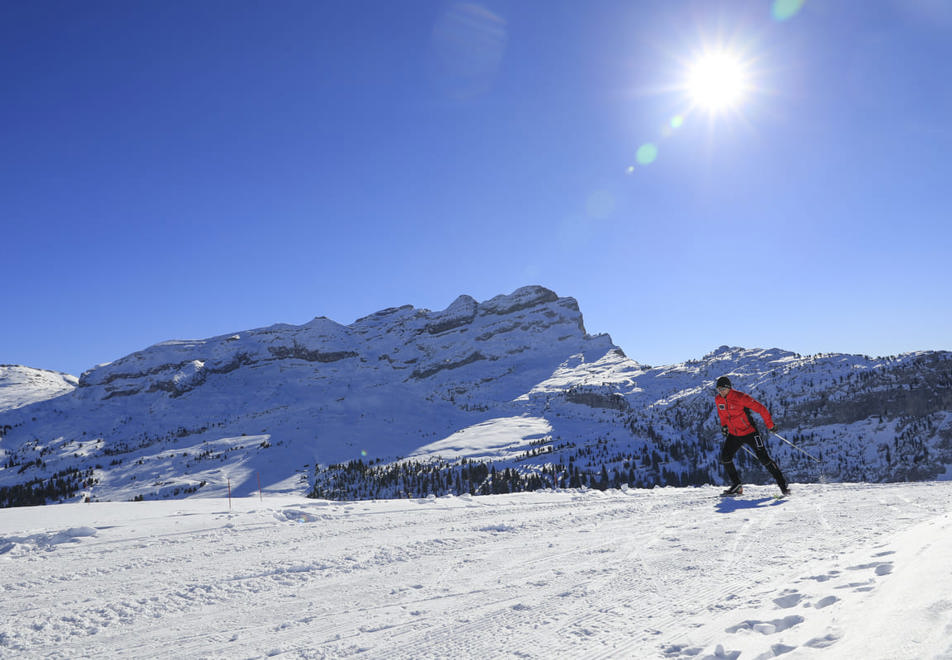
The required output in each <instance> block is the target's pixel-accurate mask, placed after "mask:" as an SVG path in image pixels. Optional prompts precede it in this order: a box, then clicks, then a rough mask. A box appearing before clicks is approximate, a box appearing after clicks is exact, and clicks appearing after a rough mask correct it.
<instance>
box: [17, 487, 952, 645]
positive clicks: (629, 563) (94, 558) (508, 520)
mask: <svg viewBox="0 0 952 660" xmlns="http://www.w3.org/2000/svg"><path fill="white" fill-rule="evenodd" d="M772 491H773V489H769V488H766V487H752V488H751V489H750V493H749V494H748V495H747V496H746V497H745V498H744V499H740V500H729V501H724V500H721V499H720V498H718V497H717V496H716V493H717V489H715V488H713V487H701V488H662V489H654V490H624V491H623V490H608V491H605V492H601V491H592V490H589V491H559V492H538V493H523V494H513V495H497V496H489V497H476V498H473V497H469V496H465V497H442V498H427V499H419V500H389V501H364V502H357V503H335V502H328V501H323V500H308V499H304V498H301V497H295V496H271V497H269V496H265V498H264V500H263V501H261V500H259V499H258V498H257V497H254V498H244V499H238V500H235V501H234V503H233V504H232V505H229V502H228V501H227V500H222V499H212V498H205V499H192V500H187V501H179V502H172V501H162V502H143V503H94V504H66V505H53V506H47V507H42V508H27V507H21V508H14V509H4V510H2V511H0V593H3V603H4V616H3V617H2V618H0V657H4V658H7V657H9V658H13V657H16V658H41V657H42V658H80V657H96V658H129V657H155V658H180V657H203V658H259V657H277V658H346V657H354V656H358V657H362V658H387V659H391V660H399V659H408V660H409V659H420V658H446V657H454V658H489V657H492V658H517V657H518V658H540V659H541V658H555V657H559V658H579V659H585V658H672V659H677V660H688V659H689V658H690V659H699V658H740V659H741V660H747V659H753V658H772V657H775V656H782V657H785V658H823V659H824V660H826V659H831V658H832V659H837V658H843V659H849V660H852V659H853V658H864V659H870V660H877V659H882V660H887V659H888V660H903V659H908V660H912V659H916V660H919V659H923V658H929V659H931V658H950V657H952V599H950V596H949V594H950V593H952V572H950V569H949V566H950V565H952V517H950V511H949V509H950V504H952V483H949V482H941V483H938V482H924V483H915V484H889V485H869V484H852V485H844V484H825V485H817V486H812V487H808V486H804V485H795V491H794V495H793V497H791V498H789V499H786V500H780V501H775V500H773V499H771V498H770V497H769V495H770V494H771V493H772Z"/></svg>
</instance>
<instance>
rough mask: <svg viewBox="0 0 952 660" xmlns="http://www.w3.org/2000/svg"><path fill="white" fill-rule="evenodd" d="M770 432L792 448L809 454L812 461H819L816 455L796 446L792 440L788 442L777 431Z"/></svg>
mask: <svg viewBox="0 0 952 660" xmlns="http://www.w3.org/2000/svg"><path fill="white" fill-rule="evenodd" d="M771 433H773V434H774V435H775V436H777V437H778V438H780V439H781V440H783V441H784V442H786V443H787V444H788V445H790V446H791V447H793V448H794V449H796V450H797V451H798V452H800V453H801V454H806V455H807V456H809V457H810V458H812V459H813V460H814V461H816V462H817V463H820V462H821V461H820V459H819V458H817V457H816V456H814V455H813V454H811V453H810V452H807V451H803V450H802V449H800V448H799V447H797V446H796V445H795V444H793V443H792V442H790V441H789V440H787V439H786V438H785V437H783V436H782V435H780V434H779V433H777V432H776V431H771Z"/></svg>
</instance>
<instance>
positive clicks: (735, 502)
mask: <svg viewBox="0 0 952 660" xmlns="http://www.w3.org/2000/svg"><path fill="white" fill-rule="evenodd" d="M784 502H786V500H778V499H775V498H773V497H758V498H757V499H753V500H748V499H744V498H742V497H723V498H721V500H720V501H719V502H718V503H717V506H716V507H715V508H716V509H717V512H718V513H734V512H735V511H741V510H743V509H763V508H764V507H768V506H778V505H780V504H783V503H784Z"/></svg>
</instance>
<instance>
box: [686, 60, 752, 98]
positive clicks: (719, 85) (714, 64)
mask: <svg viewBox="0 0 952 660" xmlns="http://www.w3.org/2000/svg"><path fill="white" fill-rule="evenodd" d="M747 78H748V73H747V70H746V67H745V65H744V62H743V61H742V60H741V59H740V58H739V57H737V56H735V55H733V54H732V53H730V52H727V51H720V52H712V53H704V54H702V55H699V56H698V57H697V58H696V59H695V60H694V62H693V63H692V64H691V65H690V66H689V68H688V76H687V81H686V83H685V87H686V89H687V92H688V94H689V95H690V97H691V100H692V102H693V103H694V105H695V106H697V107H699V108H701V109H703V110H707V111H708V112H720V111H724V110H730V109H732V108H736V107H737V106H738V105H739V104H740V103H741V102H742V101H743V100H744V96H745V94H746V92H747V91H748V85H749V83H748V80H747Z"/></svg>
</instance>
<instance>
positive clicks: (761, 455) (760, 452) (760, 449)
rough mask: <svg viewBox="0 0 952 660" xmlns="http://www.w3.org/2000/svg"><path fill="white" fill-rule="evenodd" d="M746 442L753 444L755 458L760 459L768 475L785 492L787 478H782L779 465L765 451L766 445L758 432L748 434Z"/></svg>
mask: <svg viewBox="0 0 952 660" xmlns="http://www.w3.org/2000/svg"><path fill="white" fill-rule="evenodd" d="M748 444H750V445H753V448H754V453H756V454H757V460H759V461H760V463H761V465H763V466H764V467H765V468H767V471H768V472H770V475H771V476H772V477H773V478H774V479H775V480H776V481H777V485H778V486H780V490H781V491H783V492H784V493H786V492H787V480H786V479H784V478H783V473H782V472H781V471H780V466H779V465H777V462H776V461H775V460H773V459H772V458H770V454H768V453H767V445H766V443H765V442H764V438H763V436H761V435H760V433H759V432H758V433H755V434H753V435H752V436H750V440H749V441H748Z"/></svg>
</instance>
